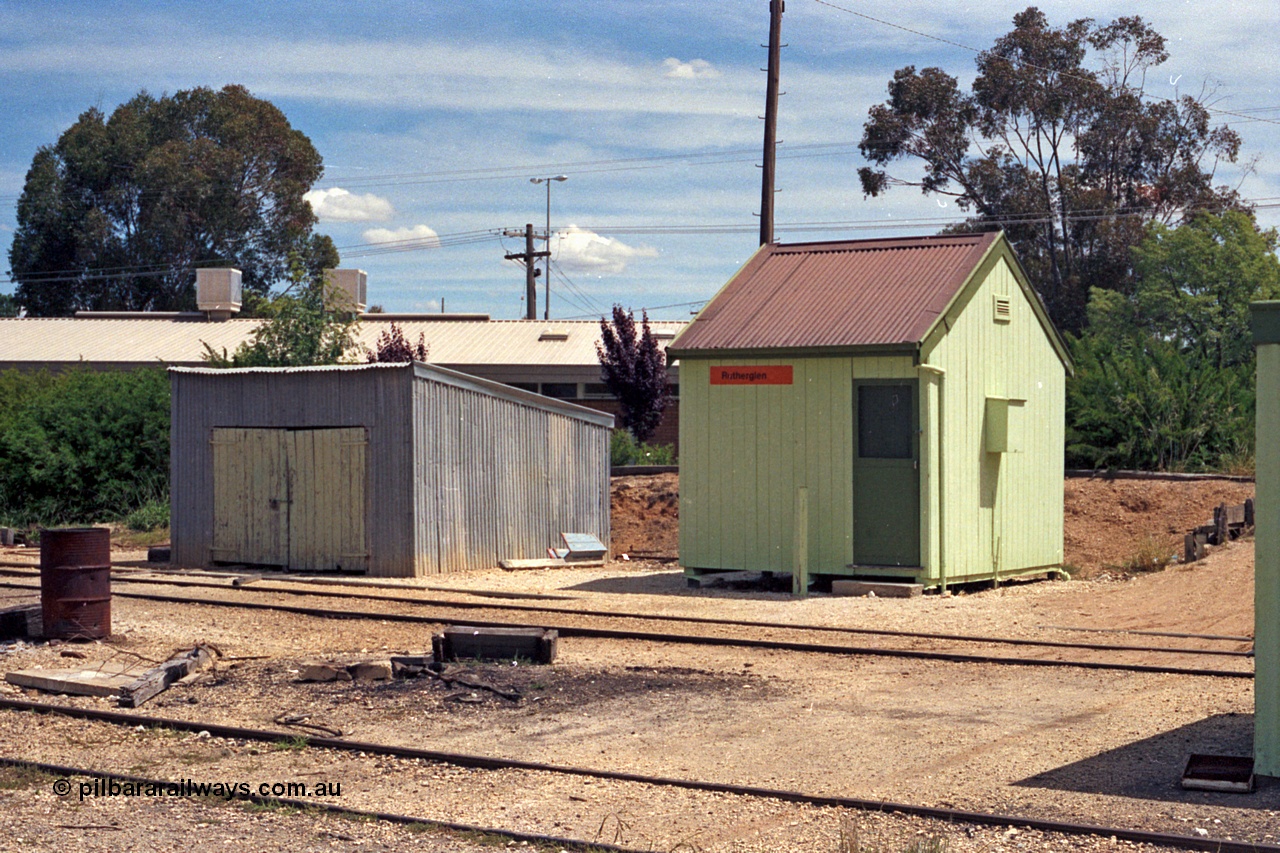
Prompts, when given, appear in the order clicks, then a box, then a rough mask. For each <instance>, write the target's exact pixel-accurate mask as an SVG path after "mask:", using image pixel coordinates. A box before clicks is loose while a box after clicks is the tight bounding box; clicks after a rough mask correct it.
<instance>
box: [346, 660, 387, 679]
mask: <svg viewBox="0 0 1280 853" xmlns="http://www.w3.org/2000/svg"><path fill="white" fill-rule="evenodd" d="M347 672H349V673H351V677H352V678H354V679H355V680H356V681H390V680H391V677H392V674H393V673H392V667H391V661H389V660H368V661H361V662H360V663H353V664H351V666H349V667H347Z"/></svg>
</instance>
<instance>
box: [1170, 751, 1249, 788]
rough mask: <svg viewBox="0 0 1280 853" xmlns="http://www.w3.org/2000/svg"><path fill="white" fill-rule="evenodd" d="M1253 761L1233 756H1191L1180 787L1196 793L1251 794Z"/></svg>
mask: <svg viewBox="0 0 1280 853" xmlns="http://www.w3.org/2000/svg"><path fill="white" fill-rule="evenodd" d="M1253 785H1254V777H1253V759H1252V758H1242V757H1237V756H1233V755H1192V756H1190V757H1189V758H1188V759H1187V767H1186V769H1185V770H1183V771H1182V787H1183V788H1186V789H1188V790H1196V791H1227V792H1231V793H1236V794H1251V793H1253Z"/></svg>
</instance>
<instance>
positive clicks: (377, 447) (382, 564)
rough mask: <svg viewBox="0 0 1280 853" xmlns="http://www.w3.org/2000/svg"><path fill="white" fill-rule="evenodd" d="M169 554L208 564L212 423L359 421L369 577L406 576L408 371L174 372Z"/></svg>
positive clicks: (409, 545)
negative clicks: (363, 432) (364, 435)
mask: <svg viewBox="0 0 1280 853" xmlns="http://www.w3.org/2000/svg"><path fill="white" fill-rule="evenodd" d="M169 375H170V385H171V389H172V400H171V403H170V405H171V411H172V426H171V433H170V475H169V476H170V495H171V498H170V500H171V502H172V503H171V509H170V535H171V542H172V559H173V561H174V563H175V564H178V565H183V566H204V565H207V564H208V563H209V549H210V547H211V546H212V544H213V449H212V446H211V444H210V440H211V437H212V436H211V432H212V430H213V428H214V427H249V428H278V429H286V428H291V427H364V428H366V429H367V430H368V435H369V445H368V450H367V457H366V471H367V478H368V482H367V485H366V492H365V493H366V495H367V502H366V507H367V509H366V516H365V528H364V529H365V535H366V541H367V545H368V548H369V574H371V575H374V576H383V577H393V576H404V575H412V574H413V567H414V556H413V513H412V501H411V495H412V475H413V466H412V464H411V459H410V456H409V453H410V449H411V448H410V431H409V425H410V420H409V413H410V384H409V376H408V368H378V369H366V370H358V371H352V370H341V369H329V370H325V369H319V370H305V371H297V372H281V371H271V372H253V373H249V372H240V371H236V372H223V371H208V372H198V373H196V372H178V371H174V372H170V374H169Z"/></svg>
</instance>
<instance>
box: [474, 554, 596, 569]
mask: <svg viewBox="0 0 1280 853" xmlns="http://www.w3.org/2000/svg"><path fill="white" fill-rule="evenodd" d="M498 565H499V566H501V567H502V568H504V569H506V570H507V571H509V572H514V571H516V570H518V569H562V568H564V567H565V566H568V565H574V566H580V567H585V568H600V567H601V566H603V565H604V560H577V561H575V562H573V563H572V564H570V563H569V562H567V561H566V560H564V559H562V558H560V557H545V558H539V559H532V560H500V561H499V562H498Z"/></svg>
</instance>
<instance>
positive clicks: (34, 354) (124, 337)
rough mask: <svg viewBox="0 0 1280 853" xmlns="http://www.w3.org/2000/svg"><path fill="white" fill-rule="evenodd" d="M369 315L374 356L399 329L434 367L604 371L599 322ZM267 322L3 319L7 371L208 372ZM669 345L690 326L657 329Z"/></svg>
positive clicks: (1, 354) (366, 332) (0, 351)
mask: <svg viewBox="0 0 1280 853" xmlns="http://www.w3.org/2000/svg"><path fill="white" fill-rule="evenodd" d="M393 316H394V317H395V319H394V320H392V319H384V318H381V317H379V316H378V315H376V314H374V315H367V316H365V317H363V318H362V319H361V321H360V327H359V330H360V332H359V335H358V341H359V343H360V344H361V345H362V346H365V347H369V348H370V349H372V348H373V347H375V346H376V344H377V340H378V335H379V334H381V333H382V332H384V331H386V330H387V329H388V328H389V327H390V325H391V323H392V322H395V323H396V325H398V326H399V327H400V329H401V330H402V331H403V332H404V336H405V338H407V339H408V341H409V342H410V343H411V344H416V343H417V341H418V335H419V333H422V334H424V335H425V337H426V342H427V347H428V349H429V350H430V354H431V361H432V362H435V363H441V364H456V365H472V364H484V365H513V366H514V365H551V366H557V365H559V366H580V365H593V366H594V365H597V364H598V362H597V360H596V350H595V344H596V341H598V340H599V339H600V323H599V321H593V320H538V321H533V320H489V321H484V320H474V319H472V320H439V319H430V320H427V319H423V320H414V319H409V318H407V317H405V316H404V315H393ZM259 322H261V321H260V320H241V319H233V320H226V321H224V322H204V321H202V320H192V319H191V318H190V317H177V316H174V315H162V316H157V317H138V316H136V315H135V316H130V317H122V318H100V317H50V318H25V319H21V320H18V319H0V364H9V365H23V364H31V365H36V364H67V363H74V362H77V361H85V362H88V363H91V364H103V365H107V364H109V365H129V364H158V363H163V364H185V365H200V364H203V363H204V362H203V360H202V358H201V356H202V355H203V353H204V344H205V343H208V344H209V346H211V347H213V348H214V349H215V350H217V351H219V352H221V351H222V349H223V348H226V350H227V352H228V353H231V352H234V351H235V349H236V347H238V346H239V345H240V344H241V343H243V342H244V341H247V340H248V339H249V336H250V335H251V334H252V333H253V330H254V329H255V328H256V327H257V325H258V323H259ZM649 326H650V328H651V329H652V330H653V332H654V334H656V335H658V336H659V343H660V344H663V345H665V344H666V343H668V342H669V341H670V339H671V337H674V336H675V335H676V334H677V333H678V332H679V331H680V330H681V329H682V328H684V326H685V323H684V322H683V321H651V322H650V323H649Z"/></svg>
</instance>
